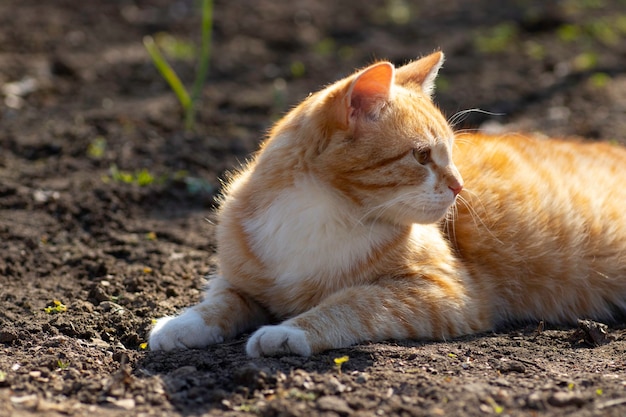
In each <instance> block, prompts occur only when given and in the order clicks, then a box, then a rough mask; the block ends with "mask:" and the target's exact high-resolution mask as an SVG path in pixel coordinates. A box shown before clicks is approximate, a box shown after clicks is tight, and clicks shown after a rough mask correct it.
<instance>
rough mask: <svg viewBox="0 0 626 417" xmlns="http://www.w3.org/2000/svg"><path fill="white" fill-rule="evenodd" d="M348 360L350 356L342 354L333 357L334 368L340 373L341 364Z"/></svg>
mask: <svg viewBox="0 0 626 417" xmlns="http://www.w3.org/2000/svg"><path fill="white" fill-rule="evenodd" d="M349 360H350V358H349V357H348V356H342V357H340V358H335V359H333V362H335V368H336V369H337V373H339V374H341V366H342V365H343V364H344V363H346V362H348V361H349Z"/></svg>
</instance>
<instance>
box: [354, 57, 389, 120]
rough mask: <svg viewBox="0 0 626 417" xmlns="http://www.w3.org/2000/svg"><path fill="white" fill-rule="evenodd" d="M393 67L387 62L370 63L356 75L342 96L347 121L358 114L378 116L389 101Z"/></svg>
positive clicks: (371, 116)
mask: <svg viewBox="0 0 626 417" xmlns="http://www.w3.org/2000/svg"><path fill="white" fill-rule="evenodd" d="M394 72H395V69H394V67H393V65H391V64H390V63H389V62H379V63H378V64H374V65H371V66H369V67H367V68H366V69H364V70H363V71H361V72H360V73H359V74H357V75H356V78H355V79H354V80H352V83H351V84H350V86H349V87H348V91H347V92H346V95H345V96H344V106H345V109H346V110H347V114H346V115H347V117H348V120H347V121H348V123H349V120H350V119H353V118H354V117H357V116H359V115H363V116H367V117H370V118H373V119H376V118H378V116H379V115H380V112H381V110H382V109H383V107H385V104H386V103H387V102H388V101H389V97H390V95H391V87H392V85H393V78H394Z"/></svg>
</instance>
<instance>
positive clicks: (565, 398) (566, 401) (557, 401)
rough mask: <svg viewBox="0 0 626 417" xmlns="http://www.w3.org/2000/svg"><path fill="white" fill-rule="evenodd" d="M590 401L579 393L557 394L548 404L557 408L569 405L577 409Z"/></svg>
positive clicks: (552, 396)
mask: <svg viewBox="0 0 626 417" xmlns="http://www.w3.org/2000/svg"><path fill="white" fill-rule="evenodd" d="M587 401H588V400H587V399H586V398H585V397H584V396H583V395H582V394H580V393H578V392H563V391H559V392H555V393H554V394H552V395H551V396H550V397H548V404H550V405H553V406H555V407H567V406H569V405H575V406H577V407H581V406H583V405H584V404H585V403H586V402H587Z"/></svg>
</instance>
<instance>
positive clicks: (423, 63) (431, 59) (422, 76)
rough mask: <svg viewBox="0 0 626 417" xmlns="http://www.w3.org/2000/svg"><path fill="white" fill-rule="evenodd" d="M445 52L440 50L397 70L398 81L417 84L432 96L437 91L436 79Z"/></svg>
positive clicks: (427, 94) (402, 83) (401, 83)
mask: <svg viewBox="0 0 626 417" xmlns="http://www.w3.org/2000/svg"><path fill="white" fill-rule="evenodd" d="M443 61H444V55H443V52H441V51H438V52H434V53H432V54H430V55H427V56H425V57H423V58H420V59H418V60H417V61H413V62H410V63H408V64H406V65H404V66H402V67H400V68H398V70H397V71H396V83H398V84H400V85H410V84H413V85H417V86H419V88H420V89H421V90H422V92H423V93H424V94H425V95H426V96H427V97H428V98H430V97H431V96H432V94H433V92H434V91H435V79H436V78H437V73H438V72H439V69H440V68H441V66H442V65H443Z"/></svg>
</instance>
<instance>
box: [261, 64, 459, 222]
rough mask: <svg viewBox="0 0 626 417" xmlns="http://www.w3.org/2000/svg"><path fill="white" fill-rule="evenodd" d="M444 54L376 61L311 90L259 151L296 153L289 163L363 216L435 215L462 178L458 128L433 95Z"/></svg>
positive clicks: (422, 218)
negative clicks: (456, 152)
mask: <svg viewBox="0 0 626 417" xmlns="http://www.w3.org/2000/svg"><path fill="white" fill-rule="evenodd" d="M443 59H444V56H443V53H441V52H436V53H433V54H431V55H428V56H426V57H424V58H421V59H419V60H416V61H413V62H411V63H409V64H407V65H404V66H402V67H399V68H394V66H393V65H392V64H391V63H389V62H379V63H376V64H373V65H371V66H369V67H367V68H365V69H363V70H360V71H358V72H356V73H355V74H353V75H351V76H349V77H347V78H345V79H343V80H340V81H338V82H336V83H335V84H333V85H331V86H329V87H327V88H326V89H324V90H322V91H320V92H318V93H315V94H312V95H311V96H309V97H308V98H307V99H306V100H305V101H304V102H303V103H301V104H300V105H299V106H298V107H297V108H295V109H294V110H292V111H291V112H290V113H289V114H288V115H287V116H286V117H285V118H284V119H283V121H282V122H279V123H278V124H277V125H276V126H275V128H274V129H273V131H272V133H271V136H270V139H269V140H268V142H267V143H266V145H265V149H264V152H262V153H267V152H268V151H270V152H275V153H277V154H284V158H294V160H293V161H291V164H290V166H291V167H292V169H296V170H299V171H301V172H302V173H303V174H304V175H310V176H313V177H314V178H315V179H316V180H319V181H320V182H321V183H323V184H326V185H329V186H330V187H331V188H332V189H334V190H335V191H336V193H338V195H340V196H342V197H345V198H346V199H347V200H348V201H350V202H352V203H354V205H355V207H356V208H358V209H359V211H361V214H360V215H361V216H362V217H370V218H372V219H374V218H375V219H380V220H384V221H389V222H393V223H397V224H411V223H433V222H436V221H438V220H439V219H441V218H442V217H443V216H444V215H445V213H446V212H447V209H448V208H449V207H450V205H452V204H453V203H454V200H455V197H456V195H457V194H458V192H459V191H460V190H461V188H462V183H463V182H462V179H461V176H460V175H459V172H458V171H457V169H456V167H455V165H454V163H453V161H452V153H451V152H452V145H453V140H454V133H453V132H452V129H451V128H450V126H449V125H448V123H447V121H446V119H445V117H444V116H443V115H442V114H441V112H440V111H439V110H438V109H437V107H436V106H435V105H434V104H433V102H432V101H431V97H430V96H431V93H432V91H433V89H434V82H435V78H436V76H437V72H438V70H439V68H440V67H441V65H442V63H443ZM281 150H282V151H285V150H287V152H282V151H281ZM275 156H276V155H275Z"/></svg>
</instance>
